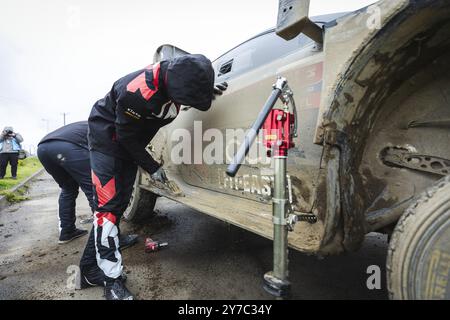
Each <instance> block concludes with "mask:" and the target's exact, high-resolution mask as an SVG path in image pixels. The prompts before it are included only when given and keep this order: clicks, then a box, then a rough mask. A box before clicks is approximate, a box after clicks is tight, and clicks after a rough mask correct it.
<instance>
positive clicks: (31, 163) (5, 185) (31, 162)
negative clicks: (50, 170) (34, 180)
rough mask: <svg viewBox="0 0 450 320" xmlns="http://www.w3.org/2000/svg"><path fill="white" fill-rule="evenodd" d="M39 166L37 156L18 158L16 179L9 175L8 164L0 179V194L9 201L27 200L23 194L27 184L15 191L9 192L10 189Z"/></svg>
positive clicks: (34, 171) (39, 167)
mask: <svg viewBox="0 0 450 320" xmlns="http://www.w3.org/2000/svg"><path fill="white" fill-rule="evenodd" d="M41 168H42V164H41V163H40V162H39V159H38V158H37V157H31V158H27V159H24V160H19V166H18V169H17V180H13V179H11V177H10V176H9V174H10V167H9V166H8V168H7V171H6V172H7V173H6V176H5V178H4V179H2V180H0V196H6V199H7V200H8V202H11V203H15V202H20V201H24V200H28V197H26V196H25V194H26V193H27V191H28V186H23V187H21V188H19V189H18V190H16V191H15V192H11V191H10V190H11V189H12V188H13V187H15V186H16V185H18V184H19V183H21V182H22V181H23V180H25V179H26V178H28V177H30V176H31V175H32V174H34V173H36V172H37V171H38V170H40V169H41Z"/></svg>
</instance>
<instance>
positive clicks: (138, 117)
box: [125, 108, 142, 120]
mask: <svg viewBox="0 0 450 320" xmlns="http://www.w3.org/2000/svg"><path fill="white" fill-rule="evenodd" d="M125 114H126V115H127V116H129V117H131V118H133V119H136V120H141V118H142V117H141V115H140V114H139V113H137V112H136V111H134V110H133V109H131V108H127V110H126V111H125Z"/></svg>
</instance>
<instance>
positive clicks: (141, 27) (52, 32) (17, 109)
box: [0, 0, 375, 152]
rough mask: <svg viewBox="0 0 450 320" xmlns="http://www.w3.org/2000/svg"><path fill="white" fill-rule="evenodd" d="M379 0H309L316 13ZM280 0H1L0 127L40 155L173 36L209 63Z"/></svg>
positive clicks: (257, 27)
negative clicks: (52, 137) (55, 133)
mask: <svg viewBox="0 0 450 320" xmlns="http://www.w3.org/2000/svg"><path fill="white" fill-rule="evenodd" d="M373 2H375V1H374V0H345V1H337V0H311V8H310V9H311V12H310V14H311V15H319V14H326V13H332V12H343V11H352V10H356V9H359V8H361V7H364V6H366V5H369V4H371V3H373ZM277 9H278V1H277V0H227V1H216V0H201V1H200V0H198V1H195V0H191V1H186V0H164V1H154V0H128V1H125V0H121V1H118V0H109V1H106V0H90V1H89V0H79V1H76V0H71V1H66V0H40V1H33V0H0V130H2V129H3V127H4V126H13V127H14V129H15V130H16V131H17V132H20V133H22V135H23V137H24V139H25V141H24V143H23V147H24V148H25V149H27V150H30V149H31V150H32V151H33V152H35V147H36V145H37V143H38V142H39V140H40V139H41V138H42V137H43V136H44V135H45V134H46V132H47V131H49V130H50V131H51V130H54V129H56V128H58V127H60V126H62V125H63V115H62V113H68V114H67V115H66V122H67V123H71V122H75V121H80V120H86V119H87V117H88V115H89V112H90V109H91V107H92V105H93V104H94V103H95V101H97V100H98V99H100V98H102V97H103V96H104V95H105V94H106V93H107V92H108V91H109V89H110V88H111V86H112V84H113V82H114V81H115V80H117V79H119V78H120V77H122V76H124V75H126V74H128V73H130V72H132V71H135V70H138V69H140V68H143V67H144V66H147V65H148V64H150V63H152V59H153V54H154V52H155V50H156V48H157V47H159V46H160V45H161V44H165V43H170V44H173V45H176V46H178V47H180V48H181V49H184V50H186V51H188V52H191V53H203V54H204V55H206V56H207V57H209V58H210V59H211V60H213V59H215V58H217V57H218V56H220V55H221V54H222V53H224V52H225V51H227V50H229V49H231V48H232V47H234V46H236V45H238V44H239V43H241V42H242V41H245V40H247V39H248V38H250V37H252V36H254V35H256V34H258V33H259V32H261V31H264V30H266V29H268V28H271V27H273V26H274V25H275V24H276V18H277Z"/></svg>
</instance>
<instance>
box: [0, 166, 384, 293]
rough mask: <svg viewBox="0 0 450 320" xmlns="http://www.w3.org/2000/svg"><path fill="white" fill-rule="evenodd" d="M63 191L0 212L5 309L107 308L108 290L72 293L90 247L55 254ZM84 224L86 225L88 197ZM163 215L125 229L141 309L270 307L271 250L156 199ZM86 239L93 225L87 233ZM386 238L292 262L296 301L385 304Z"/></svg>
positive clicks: (35, 191) (39, 194)
mask: <svg viewBox="0 0 450 320" xmlns="http://www.w3.org/2000/svg"><path fill="white" fill-rule="evenodd" d="M58 193H59V191H58V187H57V185H56V184H55V183H54V182H53V181H52V180H51V178H50V176H48V175H46V174H44V175H42V176H40V177H39V178H38V179H37V180H36V181H35V182H34V183H33V184H32V185H31V188H30V190H29V197H30V200H28V201H25V202H23V203H20V204H15V205H12V206H10V207H9V208H7V209H5V210H3V211H2V212H0V299H103V298H102V294H103V290H102V289H101V288H91V289H86V290H82V291H78V290H74V289H73V288H72V283H73V277H72V276H71V274H72V272H73V270H74V268H75V266H76V265H77V264H78V261H79V259H80V256H81V254H82V251H83V248H84V245H85V242H86V240H87V236H86V237H82V238H80V239H77V240H75V241H73V242H71V243H69V244H66V245H58V244H57V240H58V227H57V221H58V220H57V197H58ZM77 210H78V213H77V215H78V217H79V219H78V221H80V219H82V218H86V217H88V213H89V210H88V205H87V201H86V199H85V198H84V195H83V194H82V193H80V196H79V199H78V208H77ZM156 211H157V212H158V215H157V216H156V217H155V218H153V219H150V220H148V222H147V223H146V224H145V225H142V226H135V225H131V224H126V223H123V222H122V230H123V232H135V233H138V234H139V235H140V243H138V244H137V245H135V246H134V247H132V248H129V249H127V250H125V251H124V252H123V256H124V264H125V270H126V273H127V275H128V282H127V283H128V288H129V289H130V291H132V292H133V293H135V294H136V296H137V298H138V299H270V298H271V297H270V296H269V295H268V294H266V293H265V292H264V291H263V290H262V275H263V274H264V273H265V272H266V271H268V270H270V269H271V255H272V251H271V247H272V243H271V241H268V240H266V239H264V238H261V237H259V236H257V235H254V234H252V233H250V232H247V231H244V230H241V229H239V228H236V227H234V226H230V225H228V224H226V223H223V222H221V221H219V220H217V219H214V218H210V217H208V216H206V215H204V214H201V213H199V212H197V211H195V210H191V209H189V208H187V207H185V206H183V205H180V204H178V203H175V202H172V201H169V200H167V199H159V200H158V203H157V207H156ZM80 227H82V228H85V229H88V228H90V227H89V225H80ZM147 236H151V237H152V238H154V239H159V240H163V241H168V242H169V246H168V247H167V248H166V249H164V250H162V251H159V252H157V253H145V252H144V244H143V242H144V239H145V237H147ZM386 250H387V242H386V237H385V236H382V235H379V234H371V235H369V236H368V237H367V239H366V242H365V244H364V246H363V248H362V249H361V250H360V251H359V252H356V253H351V254H346V255H343V256H338V257H329V258H326V259H323V260H319V259H318V258H316V257H309V256H306V255H303V254H301V253H298V252H292V251H291V254H290V266H291V281H292V284H293V298H294V299H386V298H387V293H386V286H385V280H384V269H385V268H384V265H385V260H386ZM371 265H378V266H380V267H381V269H382V272H383V274H382V289H381V290H369V289H368V288H367V285H366V281H367V278H368V277H369V275H368V274H367V268H368V267H369V266H371Z"/></svg>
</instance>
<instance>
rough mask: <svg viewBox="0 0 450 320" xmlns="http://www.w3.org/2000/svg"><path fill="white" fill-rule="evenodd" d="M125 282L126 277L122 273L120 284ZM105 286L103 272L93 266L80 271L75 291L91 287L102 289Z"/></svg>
mask: <svg viewBox="0 0 450 320" xmlns="http://www.w3.org/2000/svg"><path fill="white" fill-rule="evenodd" d="M126 281H127V275H126V274H125V273H124V272H122V282H123V283H125V282H126ZM104 286H105V276H104V273H103V271H101V270H100V268H99V267H97V266H95V267H94V268H92V269H90V270H83V271H81V275H80V285H79V286H77V289H86V288H92V287H104Z"/></svg>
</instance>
